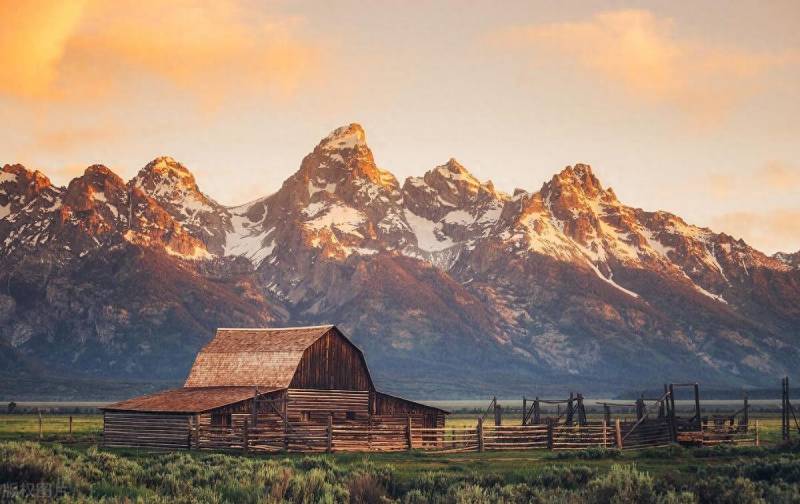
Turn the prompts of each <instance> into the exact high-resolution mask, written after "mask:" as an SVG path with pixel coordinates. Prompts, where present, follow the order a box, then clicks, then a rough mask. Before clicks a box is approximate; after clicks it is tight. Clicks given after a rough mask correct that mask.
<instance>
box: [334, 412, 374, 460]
mask: <svg viewBox="0 0 800 504" xmlns="http://www.w3.org/2000/svg"><path fill="white" fill-rule="evenodd" d="M367 439H369V434H367ZM327 451H328V453H331V452H332V451H333V413H328V448H327Z"/></svg>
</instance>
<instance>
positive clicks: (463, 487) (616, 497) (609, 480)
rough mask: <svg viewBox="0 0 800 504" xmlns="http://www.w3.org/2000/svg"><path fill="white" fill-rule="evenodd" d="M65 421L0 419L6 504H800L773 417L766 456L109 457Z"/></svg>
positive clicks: (798, 456)
mask: <svg viewBox="0 0 800 504" xmlns="http://www.w3.org/2000/svg"><path fill="white" fill-rule="evenodd" d="M68 418H69V415H43V424H42V426H43V437H42V439H41V440H39V418H38V416H37V415H0V456H1V457H0V502H3V501H4V495H5V496H6V497H8V496H9V495H11V496H12V497H13V496H17V497H18V496H19V494H14V492H19V491H21V490H20V489H21V488H22V489H24V488H26V487H25V486H24V485H56V484H57V485H58V487H52V486H50V487H46V488H50V489H52V488H58V489H59V491H60V492H62V493H63V495H62V496H61V498H62V499H63V500H64V501H67V502H72V501H71V500H70V499H72V498H73V497H76V496H77V497H80V498H81V499H86V501H89V502H91V501H94V500H99V499H107V500H108V499H110V500H111V501H112V502H113V501H118V502H129V501H130V500H126V499H131V500H138V501H141V502H281V501H282V500H283V501H286V502H309V503H311V502H413V503H425V502H437V503H438V502H443V503H444V502H448V503H450V502H454V503H455V502H465V503H466V502H476V503H477V502H567V501H569V502H654V503H655V502H659V503H662V502H663V503H666V502H800V449H798V446H797V445H794V446H779V445H778V444H777V441H778V437H779V420H778V418H776V417H775V416H774V415H773V416H762V417H758V420H759V427H760V430H761V439H762V440H763V441H764V443H763V444H764V446H762V447H761V448H749V447H745V448H739V449H736V448H727V447H719V448H714V449H709V448H699V449H684V448H680V447H671V448H665V449H657V450H644V451H639V452H624V453H620V452H617V451H615V450H596V449H595V450H586V451H581V452H569V453H567V452H550V451H547V450H530V451H508V452H505V451H503V452H484V453H462V454H450V455H437V454H428V453H420V452H400V453H382V454H377V453H371V454H333V455H325V456H315V457H308V456H304V455H302V454H280V455H248V456H244V455H240V454H214V453H208V452H201V453H198V452H190V453H187V452H183V453H164V452H148V451H140V450H135V449H116V450H103V449H98V448H97V446H96V445H97V443H98V442H99V440H100V434H101V432H102V416H101V415H73V433H72V435H71V436H70V435H69V434H68V425H69V422H68ZM504 423H508V424H512V423H519V419H516V420H515V419H514V418H511V417H508V418H506V420H505V422H504ZM448 424H449V425H474V424H475V415H466V414H456V415H451V417H450V418H449V419H448ZM3 492H5V494H4V493H3ZM759 499H761V500H759ZM5 500H12V499H5Z"/></svg>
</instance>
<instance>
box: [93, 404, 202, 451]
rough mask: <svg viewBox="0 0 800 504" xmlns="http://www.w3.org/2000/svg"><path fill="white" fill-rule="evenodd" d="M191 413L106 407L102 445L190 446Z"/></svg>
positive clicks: (171, 447) (176, 448) (179, 447)
mask: <svg viewBox="0 0 800 504" xmlns="http://www.w3.org/2000/svg"><path fill="white" fill-rule="evenodd" d="M190 421H191V415H186V414H159V413H139V412H119V411H106V412H104V413H103V446H107V447H110V448H111V447H139V448H167V449H171V450H185V449H189V443H190V433H191V424H190Z"/></svg>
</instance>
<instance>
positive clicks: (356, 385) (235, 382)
mask: <svg viewBox="0 0 800 504" xmlns="http://www.w3.org/2000/svg"><path fill="white" fill-rule="evenodd" d="M184 386H185V387H241V386H249V387H259V388H264V389H283V388H289V387H296V388H319V389H342V390H369V389H370V388H371V387H372V379H371V378H370V376H369V371H368V370H367V366H366V361H365V360H364V356H363V354H362V353H361V351H360V350H359V349H358V348H357V347H356V346H355V345H353V344H352V343H351V342H350V341H349V340H348V339H347V338H346V337H344V335H342V333H341V332H339V330H338V329H336V327H334V326H332V325H325V326H314V327H296V328H280V329H219V330H217V334H216V335H215V336H214V339H213V340H211V342H209V343H208V345H206V346H205V347H204V348H203V349H202V350H201V351H200V353H199V354H198V355H197V358H196V359H195V362H194V365H193V366H192V369H191V371H190V372H189V377H188V378H187V380H186V383H185V384H184Z"/></svg>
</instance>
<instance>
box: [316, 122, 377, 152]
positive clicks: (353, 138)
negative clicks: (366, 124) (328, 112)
mask: <svg viewBox="0 0 800 504" xmlns="http://www.w3.org/2000/svg"><path fill="white" fill-rule="evenodd" d="M366 146H367V135H366V134H365V133H364V128H363V127H362V126H361V125H360V124H358V123H350V124H348V125H347V126H341V127H339V128H336V129H335V130H333V131H332V132H331V133H330V134H329V135H328V136H326V137H325V138H323V139H322V141H320V143H319V145H317V149H319V150H325V151H337V150H349V149H358V148H359V147H366Z"/></svg>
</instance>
